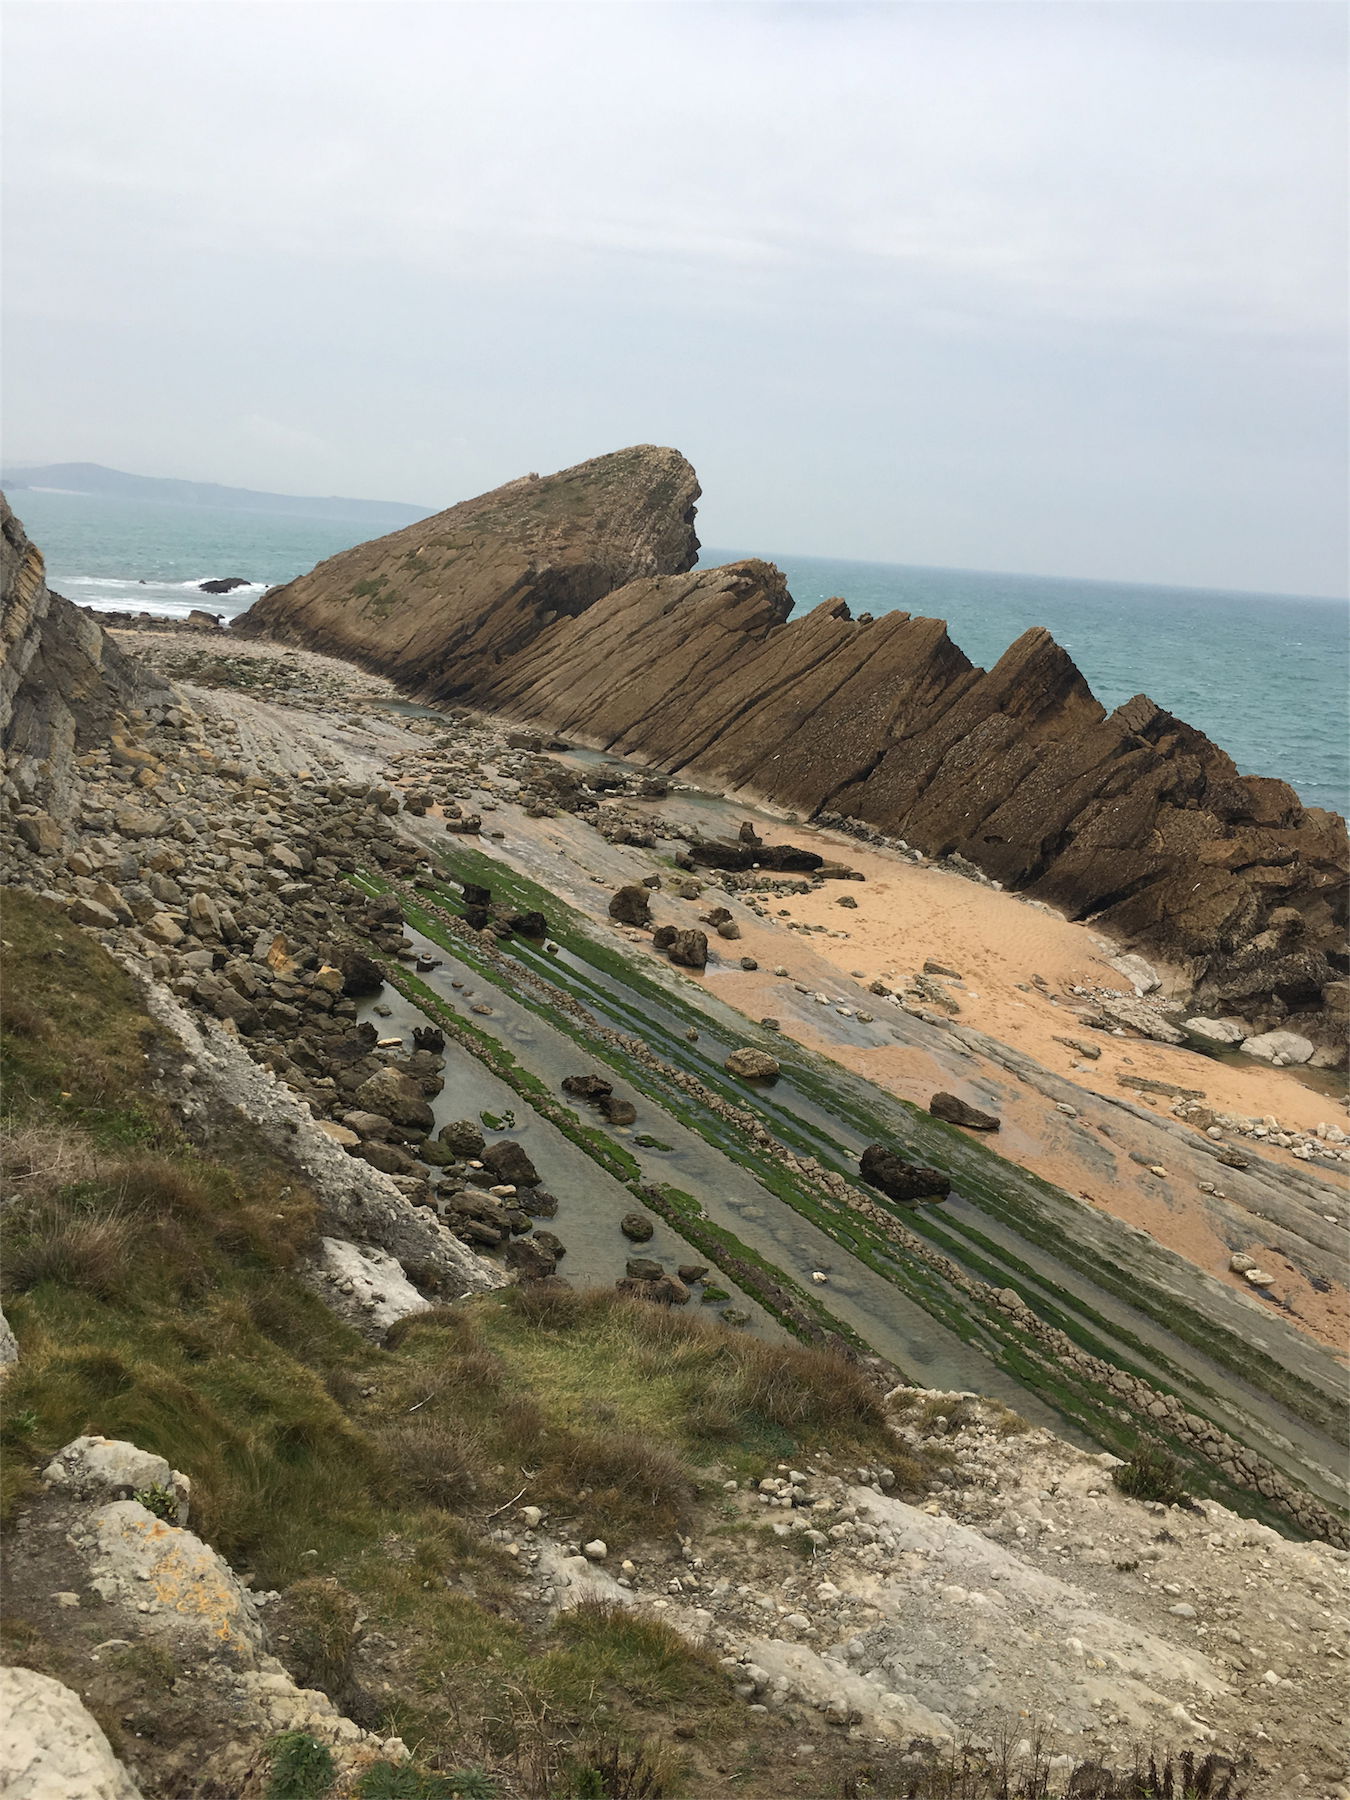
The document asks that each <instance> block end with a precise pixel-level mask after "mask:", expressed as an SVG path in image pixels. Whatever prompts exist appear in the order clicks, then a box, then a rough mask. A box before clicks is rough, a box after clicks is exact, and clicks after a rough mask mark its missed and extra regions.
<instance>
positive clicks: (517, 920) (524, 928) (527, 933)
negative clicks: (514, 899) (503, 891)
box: [506, 912, 548, 938]
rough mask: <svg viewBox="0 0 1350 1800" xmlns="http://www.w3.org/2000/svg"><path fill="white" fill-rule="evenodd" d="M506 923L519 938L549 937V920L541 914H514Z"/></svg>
mask: <svg viewBox="0 0 1350 1800" xmlns="http://www.w3.org/2000/svg"><path fill="white" fill-rule="evenodd" d="M506 923H507V924H508V925H509V926H510V928H511V930H512V931H514V932H515V933H516V935H517V936H518V937H523V938H545V937H547V936H548V920H547V919H546V918H545V917H544V915H543V913H541V912H518V913H512V914H511V916H510V917H509V918H508V919H507V921H506Z"/></svg>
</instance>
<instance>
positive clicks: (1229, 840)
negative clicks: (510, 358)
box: [236, 446, 1350, 1042]
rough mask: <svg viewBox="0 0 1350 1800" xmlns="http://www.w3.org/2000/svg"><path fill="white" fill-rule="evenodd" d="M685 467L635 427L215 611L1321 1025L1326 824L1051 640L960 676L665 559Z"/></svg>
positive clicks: (1333, 965)
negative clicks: (787, 820)
mask: <svg viewBox="0 0 1350 1800" xmlns="http://www.w3.org/2000/svg"><path fill="white" fill-rule="evenodd" d="M697 493H698V489H697V485H696V483H695V480H694V476H693V471H692V470H691V469H690V468H689V466H688V464H687V463H685V462H684V461H683V459H682V458H680V457H679V456H678V455H677V454H676V452H674V451H671V450H657V449H654V448H651V447H645V446H644V447H638V448H635V449H631V450H626V451H620V452H618V453H616V455H614V456H609V457H599V458H596V459H595V460H594V461H593V462H590V463H582V464H579V465H578V466H577V467H576V468H574V469H568V470H564V471H563V472H562V473H561V474H559V475H555V476H550V477H548V478H546V479H544V480H539V479H537V478H533V477H531V478H527V479H526V480H524V481H518V482H512V483H510V484H508V485H507V486H506V487H504V488H500V489H497V490H496V491H495V492H494V493H491V494H487V495H484V496H482V497H481V498H479V499H477V500H472V501H466V502H465V503H463V504H462V505H461V506H457V507H454V508H452V509H451V510H450V511H449V512H446V513H443V514H441V515H439V516H438V517H437V518H436V519H433V520H428V521H425V522H423V523H422V524H419V525H416V526H411V527H409V528H407V529H406V530H404V531H401V532H396V533H394V534H393V535H392V536H390V537H386V538H381V539H378V540H376V541H375V542H373V543H370V544H366V545H362V546H360V547H358V548H357V549H355V550H350V551H347V552H344V553H343V554H342V555H341V556H337V557H334V558H332V559H331V560H330V561H328V562H326V563H323V564H320V565H319V567H318V568H317V569H315V570H313V571H312V572H311V573H310V574H308V575H306V576H303V577H301V578H300V579H299V580H298V581H295V582H292V583H290V584H289V585H288V586H286V587H283V588H278V589H274V590H273V591H272V592H271V593H269V594H268V595H266V596H265V597H264V598H263V599H262V600H260V601H259V602H258V603H257V605H255V606H254V608H253V609H252V610H251V612H249V613H247V614H245V615H244V617H243V619H242V620H240V621H238V622H237V624H236V629H239V630H243V631H245V632H251V633H255V634H259V635H265V636H269V637H273V638H278V639H281V640H282V641H285V642H293V643H303V644H307V645H309V646H311V647H313V648H318V649H324V650H329V651H332V652H335V653H336V654H339V655H343V656H348V657H351V658H353V659H354V660H356V661H359V662H361V663H362V664H363V665H364V666H366V667H369V668H371V669H372V670H376V671H378V672H380V673H383V674H386V675H388V676H390V677H391V678H392V679H394V680H395V681H396V682H398V683H399V684H400V685H401V686H402V687H404V688H405V689H406V690H407V691H409V692H411V693H414V694H416V695H417V696H419V697H420V698H424V699H427V700H431V701H446V700H452V699H460V700H465V701H469V702H471V703H473V704H475V705H479V706H484V707H490V708H492V709H494V710H496V711H498V712H501V713H504V714H507V715H509V716H511V717H513V718H516V719H518V720H521V721H528V722H531V723H537V724H540V725H543V726H546V727H547V728H548V729H550V730H553V731H559V732H565V733H568V734H570V735H572V736H574V737H577V738H580V739H583V740H584V741H585V742H587V743H589V744H591V745H593V746H596V747H599V748H602V749H606V750H610V751H613V752H616V753H620V754H625V755H629V756H633V757H636V758H640V759H643V760H645V761H648V762H651V763H653V764H655V765H658V766H660V767H661V768H663V769H665V770H667V771H669V772H678V773H681V774H684V775H686V776H688V777H690V778H692V779H694V780H697V781H699V782H701V783H703V784H705V785H708V786H714V787H719V788H723V789H726V790H729V791H732V792H739V793H742V794H745V795H747V796H754V797H757V798H760V799H763V800H765V801H768V802H770V803H772V804H773V805H776V806H781V807H785V808H791V809H793V810H795V811H799V812H801V813H803V814H805V815H808V816H810V815H816V814H819V813H822V812H826V811H829V812H833V813H837V814H841V815H843V816H844V817H846V818H849V819H854V820H857V821H859V822H860V823H862V824H865V825H868V826H871V827H874V828H878V829H880V830H883V831H885V832H887V833H890V834H894V835H898V836H903V837H904V838H905V839H906V840H907V841H909V842H910V843H912V844H914V845H916V846H917V847H918V848H920V849H922V850H923V851H925V852H926V853H927V854H929V855H933V856H941V855H946V854H950V853H952V852H956V853H959V854H960V855H961V856H964V857H966V858H968V859H969V860H970V861H972V862H974V863H976V864H978V866H979V867H980V868H982V869H983V870H984V871H985V872H986V873H987V874H988V875H990V876H992V877H993V878H995V879H996V880H998V881H1000V882H1002V883H1003V884H1004V885H1006V886H1008V887H1011V888H1017V889H1021V890H1024V891H1027V892H1030V893H1032V894H1034V895H1036V896H1037V897H1038V898H1041V899H1043V900H1045V901H1048V902H1050V903H1051V904H1053V905H1055V906H1058V907H1061V908H1063V909H1064V910H1065V911H1066V912H1067V913H1068V914H1069V915H1070V916H1071V917H1074V918H1088V917H1095V918H1096V919H1098V920H1099V922H1100V923H1101V924H1102V925H1104V926H1105V927H1107V928H1109V929H1110V930H1111V931H1113V932H1114V933H1117V934H1119V935H1120V936H1121V937H1122V938H1123V939H1125V940H1127V941H1129V942H1133V943H1138V944H1141V945H1144V946H1147V947H1148V948H1149V949H1150V950H1152V951H1154V952H1157V953H1161V954H1163V955H1165V956H1167V957H1169V958H1171V959H1172V960H1174V961H1176V962H1179V963H1180V964H1182V965H1183V966H1184V967H1185V969H1186V971H1187V972H1188V974H1189V975H1190V977H1191V979H1192V980H1193V981H1194V983H1195V997H1196V999H1197V1001H1198V1002H1199V1003H1200V1004H1201V1005H1202V1006H1204V1007H1206V1008H1211V1009H1227V1010H1231V1011H1237V1012H1239V1013H1242V1014H1244V1015H1246V1016H1249V1017H1252V1018H1256V1019H1258V1020H1260V1021H1261V1022H1263V1023H1266V1024H1270V1023H1274V1022H1276V1021H1278V1020H1279V1019H1281V1018H1283V1017H1285V1016H1287V1015H1288V1014H1291V1013H1292V1014H1296V1015H1298V1017H1299V1020H1300V1028H1301V1029H1303V1028H1307V1029H1311V1030H1313V1031H1314V1033H1315V1034H1316V1035H1318V1036H1319V1037H1320V1039H1321V1040H1323V1041H1328V1042H1329V1041H1331V1040H1332V1039H1333V1038H1336V1037H1338V1036H1339V1035H1340V1033H1341V1029H1342V1026H1343V1024H1344V1019H1345V1014H1346V1010H1347V1008H1346V1002H1347V1000H1350V988H1348V987H1347V985H1346V982H1345V979H1344V976H1345V955H1344V931H1345V913H1346V903H1345V895H1346V880H1347V874H1350V855H1348V854H1347V842H1346V833H1345V825H1344V821H1343V820H1341V819H1340V818H1339V817H1337V816H1336V815H1335V814H1332V813H1328V812H1325V811H1322V810H1321V809H1319V808H1314V807H1304V806H1303V805H1302V804H1301V803H1300V801H1299V799H1298V796H1297V795H1296V794H1295V792H1294V790H1293V789H1292V788H1291V787H1289V786H1288V785H1287V783H1285V782H1282V781H1275V780H1269V779H1264V778H1260V777H1255V776H1244V775H1240V774H1239V773H1238V770H1237V767H1236V765H1235V764H1234V763H1233V761H1232V759H1231V758H1230V757H1229V756H1228V755H1227V754H1226V753H1225V752H1224V751H1222V750H1221V749H1219V748H1218V746H1217V745H1215V744H1213V743H1212V742H1211V741H1210V740H1209V739H1208V738H1207V737H1206V736H1205V735H1204V734H1203V733H1202V732H1199V731H1196V730H1194V729H1192V728H1191V727H1190V726H1188V725H1186V724H1184V723H1183V722H1182V721H1181V720H1179V719H1176V718H1174V717H1173V716H1172V715H1171V714H1170V713H1168V712H1165V711H1164V710H1163V709H1162V708H1161V707H1158V706H1156V705H1155V704H1154V703H1153V702H1152V701H1151V700H1149V699H1148V698H1147V697H1146V696H1145V695H1142V694H1140V695H1136V696H1135V697H1134V698H1133V699H1132V700H1130V701H1128V702H1126V704H1125V705H1123V706H1121V707H1118V708H1117V709H1116V710H1115V711H1114V712H1113V713H1111V714H1109V715H1108V714H1107V712H1106V710H1105V708H1104V707H1102V706H1101V704H1100V703H1099V702H1098V701H1097V700H1096V699H1095V698H1094V697H1093V695H1092V692H1091V690H1090V689H1089V687H1088V685H1087V683H1086V681H1085V680H1084V679H1083V676H1082V675H1081V673H1080V672H1079V670H1078V669H1077V668H1076V666H1075V665H1074V663H1073V661H1072V660H1071V658H1070V657H1069V656H1068V655H1067V654H1066V653H1065V651H1064V650H1062V649H1061V648H1060V646H1059V645H1058V644H1056V643H1055V641H1054V640H1053V639H1052V638H1051V637H1050V635H1049V634H1048V633H1047V632H1046V631H1044V630H1042V629H1040V628H1036V629H1033V630H1030V631H1027V632H1025V633H1024V634H1023V635H1022V636H1021V637H1020V638H1019V639H1018V640H1017V642H1016V643H1014V644H1013V645H1012V646H1011V647H1010V648H1009V650H1008V651H1007V652H1006V654H1005V655H1004V656H1003V657H1001V658H1000V660H999V661H998V663H997V664H996V665H995V666H994V668H992V669H990V670H988V671H986V670H983V669H979V668H976V667H975V666H974V665H973V664H972V663H971V662H970V660H969V658H968V657H966V656H965V655H964V653H963V652H962V651H961V650H960V649H959V648H958V647H957V646H956V645H955V644H954V643H953V642H952V640H951V638H950V637H949V636H948V634H947V630H946V626H945V625H944V624H943V622H942V621H941V620H937V619H921V618H913V617H911V616H910V615H908V614H906V613H899V612H896V613H889V614H887V615H885V616H884V617H882V618H879V619H869V618H866V617H864V618H862V619H855V618H853V617H852V615H851V614H850V612H849V608H848V606H847V605H846V604H845V603H844V602H843V601H836V602H833V603H829V604H827V605H825V606H821V607H818V608H816V609H815V610H814V611H812V612H810V613H808V614H805V615H804V616H803V617H801V618H798V619H791V618H790V614H791V611H792V605H793V602H792V597H791V595H790V594H789V592H788V589H787V585H786V582H785V580H784V577H783V575H782V573H781V571H779V570H778V569H777V568H775V567H774V566H773V565H772V564H769V563H764V562H759V561H753V560H752V561H746V562H740V563H733V564H728V565H726V566H724V567H720V568H714V569H704V570H693V571H691V570H690V568H689V565H690V563H691V562H692V560H693V556H694V554H695V550H696V544H697V540H696V539H695V538H694V536H693V530H692V522H691V521H692V516H693V501H694V499H695V498H696V496H697Z"/></svg>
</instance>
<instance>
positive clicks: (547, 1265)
mask: <svg viewBox="0 0 1350 1800" xmlns="http://www.w3.org/2000/svg"><path fill="white" fill-rule="evenodd" d="M502 1261H503V1262H504V1263H505V1264H506V1266H507V1268H508V1269H510V1270H511V1271H512V1273H513V1274H514V1275H515V1278H516V1280H517V1281H547V1280H548V1278H549V1276H550V1275H552V1273H553V1271H554V1270H555V1269H556V1268H557V1266H558V1259H557V1257H556V1256H555V1255H554V1254H553V1252H552V1251H551V1250H550V1249H549V1248H548V1246H547V1245H545V1244H541V1243H540V1241H539V1239H538V1238H536V1237H522V1238H512V1239H511V1240H510V1242H509V1243H508V1244H507V1246H506V1249H505V1250H504V1251H503V1252H502Z"/></svg>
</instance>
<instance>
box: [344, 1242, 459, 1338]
mask: <svg viewBox="0 0 1350 1800" xmlns="http://www.w3.org/2000/svg"><path fill="white" fill-rule="evenodd" d="M318 1266H319V1268H320V1269H321V1270H322V1271H323V1272H324V1273H325V1274H328V1275H331V1276H333V1278H334V1279H335V1280H336V1281H339V1282H341V1283H343V1284H344V1285H343V1287H342V1290H341V1291H342V1292H343V1293H350V1294H351V1295H352V1296H353V1298H354V1299H356V1300H357V1301H359V1302H360V1303H361V1305H362V1306H363V1307H364V1308H365V1310H366V1312H367V1314H368V1316H369V1318H370V1322H371V1324H372V1325H376V1326H378V1327H379V1328H380V1329H381V1330H384V1329H387V1328H388V1327H389V1326H390V1325H392V1324H394V1323H395V1321H396V1320H398V1319H406V1318H407V1316H408V1315H409V1313H416V1312H426V1311H427V1310H428V1309H429V1307H430V1305H431V1302H430V1301H429V1300H426V1299H424V1298H423V1297H422V1295H421V1294H419V1293H418V1291H417V1289H416V1288H415V1287H414V1286H413V1284H412V1283H411V1282H410V1281H409V1280H408V1277H407V1276H406V1275H405V1274H404V1273H403V1268H402V1265H401V1264H400V1263H399V1261H398V1259H397V1258H396V1257H393V1256H391V1255H390V1254H389V1252H388V1251H387V1250H377V1249H376V1248H375V1246H374V1245H373V1244H367V1245H364V1246H363V1247H362V1248H360V1249H358V1248H357V1246H356V1245H355V1244H349V1243H347V1242H346V1240H345V1239H343V1238H321V1239H320V1241H319V1256H318ZM347 1282H350V1283H351V1286H350V1287H347V1286H346V1285H345V1284H346V1283H347Z"/></svg>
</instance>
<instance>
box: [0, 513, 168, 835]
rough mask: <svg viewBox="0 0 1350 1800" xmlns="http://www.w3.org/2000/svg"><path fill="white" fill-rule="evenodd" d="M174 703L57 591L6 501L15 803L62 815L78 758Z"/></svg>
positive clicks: (2, 730) (8, 757)
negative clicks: (148, 711) (132, 719)
mask: <svg viewBox="0 0 1350 1800" xmlns="http://www.w3.org/2000/svg"><path fill="white" fill-rule="evenodd" d="M171 699H172V696H171V695H170V694H169V692H168V690H167V689H166V688H165V687H164V684H163V683H162V682H161V681H160V680H159V678H158V677H157V676H155V675H154V674H153V673H151V672H150V671H149V670H148V669H146V668H145V667H144V666H143V665H142V664H140V663H136V662H133V661H132V660H131V659H130V658H128V657H125V656H123V654H122V652H121V651H120V650H119V649H118V648H117V646H116V644H114V643H113V641H112V639H111V638H110V637H108V635H107V634H106V632H104V631H103V629H102V627H101V626H100V625H99V624H98V622H97V621H96V620H95V619H93V618H91V617H90V615H89V614H88V613H85V612H82V611H81V610H80V608H79V607H77V606H72V605H71V603H70V601H69V600H66V599H63V598H62V596H61V595H60V594H54V593H53V592H52V591H51V589H50V588H49V587H48V586H47V578H46V570H45V567H44V564H43V560H42V553H41V551H40V550H39V549H38V548H37V546H36V545H35V544H31V543H30V542H29V541H28V537H27V534H26V533H25V531H24V528H23V526H22V524H21V523H20V522H19V520H18V519H17V518H15V516H14V514H13V513H12V512H11V511H10V507H9V502H8V501H7V500H6V499H5V498H4V496H3V495H0V743H2V744H3V747H4V751H5V762H6V774H7V776H8V779H9V781H10V782H11V783H12V784H13V787H14V790H15V793H16V796H21V797H22V798H23V799H25V800H34V801H36V802H37V803H38V804H39V805H41V806H43V807H45V808H47V809H48V810H49V811H50V812H52V813H54V814H56V816H57V817H60V816H62V815H63V814H64V813H65V812H66V811H67V810H68V808H69V805H70V801H71V790H70V774H69V771H70V767H71V763H72V761H73V759H74V757H75V756H76V754H77V753H79V752H81V751H84V750H87V749H88V748H89V747H90V745H91V744H96V743H102V742H104V741H106V740H107V739H108V738H109V736H110V735H111V734H112V731H113V729H114V726H115V724H116V721H117V718H118V715H119V714H120V713H122V712H124V711H125V710H126V709H129V708H131V707H134V706H144V705H149V704H152V703H155V702H158V703H159V704H165V703H167V702H168V701H170V700H171Z"/></svg>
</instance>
